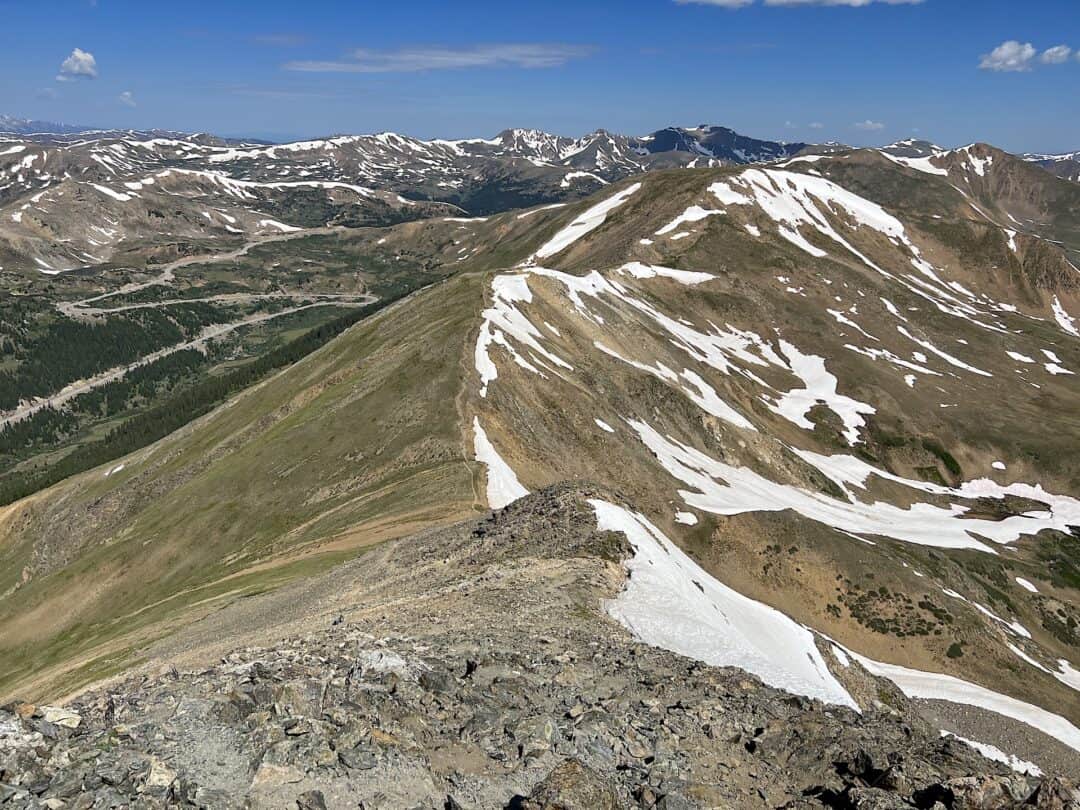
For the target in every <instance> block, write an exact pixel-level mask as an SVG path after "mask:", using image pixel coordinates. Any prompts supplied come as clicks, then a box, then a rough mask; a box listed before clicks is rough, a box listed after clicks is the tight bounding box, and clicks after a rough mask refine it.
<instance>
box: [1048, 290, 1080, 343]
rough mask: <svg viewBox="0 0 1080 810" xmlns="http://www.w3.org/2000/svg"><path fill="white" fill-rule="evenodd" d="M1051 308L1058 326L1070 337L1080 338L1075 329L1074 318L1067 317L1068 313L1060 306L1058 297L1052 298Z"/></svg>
mask: <svg viewBox="0 0 1080 810" xmlns="http://www.w3.org/2000/svg"><path fill="white" fill-rule="evenodd" d="M1053 307H1054V319H1055V320H1056V321H1057V322H1058V326H1060V327H1061V328H1062V329H1064V330H1065V331H1066V332H1068V333H1069V334H1070V335H1075V336H1076V337H1080V329H1077V328H1076V318H1074V317H1072V316H1071V315H1069V313H1068V312H1066V311H1065V307H1063V306H1062V305H1061V301H1059V300H1058V297H1057V296H1056V295H1055V296H1054V302H1053Z"/></svg>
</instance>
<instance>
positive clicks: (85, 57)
mask: <svg viewBox="0 0 1080 810" xmlns="http://www.w3.org/2000/svg"><path fill="white" fill-rule="evenodd" d="M97 75H98V71H97V60H96V59H94V55H93V54H92V53H90V52H89V51H84V50H83V49H82V48H76V49H75V50H73V51H72V52H71V56H69V57H68V58H67V59H65V60H64V61H63V62H61V63H60V73H58V74H57V76H56V80H57V81H58V82H69V81H72V80H74V79H96V78H97Z"/></svg>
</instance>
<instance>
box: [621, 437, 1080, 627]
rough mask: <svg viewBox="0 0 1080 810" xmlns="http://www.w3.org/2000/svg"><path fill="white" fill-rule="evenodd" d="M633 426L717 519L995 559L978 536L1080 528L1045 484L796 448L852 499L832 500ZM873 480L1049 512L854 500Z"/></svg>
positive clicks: (1075, 510) (1076, 515)
mask: <svg viewBox="0 0 1080 810" xmlns="http://www.w3.org/2000/svg"><path fill="white" fill-rule="evenodd" d="M627 424H629V425H630V427H632V428H633V429H634V430H635V431H636V432H637V434H638V436H639V438H640V439H641V441H642V442H643V443H644V444H645V446H646V447H648V448H649V450H651V451H652V453H653V455H655V456H656V458H657V460H658V461H659V463H660V465H661V466H662V467H663V468H664V469H665V470H667V471H668V473H670V474H671V475H672V476H673V477H674V478H675V479H676V480H678V481H681V482H682V483H683V484H685V485H686V486H687V487H688V489H680V490H679V495H680V497H682V499H683V501H684V502H685V503H686V504H687V505H688V506H691V507H693V508H695V509H700V510H702V511H705V512H711V513H713V514H717V515H739V514H744V513H747V512H779V511H783V510H784V509H791V510H793V511H795V512H797V513H799V514H800V515H803V516H804V517H807V518H810V519H811V520H816V521H818V522H819V523H823V524H825V525H826V526H831V527H832V528H834V529H837V530H839V531H842V532H845V533H848V534H852V535H859V536H860V539H861V538H862V536H864V535H880V536H883V537H891V538H893V539H896V540H901V541H904V542H907V543H915V544H917V545H925V546H937V547H940V548H968V549H975V550H977V551H984V552H987V553H990V554H993V553H995V552H994V550H993V549H992V548H991V547H990V546H988V545H986V543H983V542H981V541H980V540H978V539H976V536H978V537H982V538H986V539H987V540H989V541H991V542H993V543H998V544H1006V543H1011V542H1014V541H1015V540H1017V539H1018V538H1019V537H1021V536H1022V535H1026V534H1035V533H1037V532H1039V531H1041V530H1043V529H1057V530H1058V531H1068V527H1069V526H1070V525H1076V524H1078V523H1080V501H1077V500H1076V499H1074V498H1070V497H1069V496H1065V495H1052V494H1050V493H1047V492H1046V491H1045V490H1043V489H1042V487H1040V486H1031V485H1030V484H1021V483H1014V484H1009V485H1008V486H1002V485H1000V484H997V483H995V482H994V481H990V480H989V479H985V478H982V479H978V480H975V481H968V482H966V483H964V484H962V485H961V486H960V487H956V488H953V487H946V486H942V485H939V484H932V483H929V482H926V481H913V480H910V479H905V478H902V477H901V476H898V475H894V474H892V473H888V472H886V471H884V470H879V469H877V468H875V467H871V466H870V465H869V464H867V463H866V462H864V461H862V460H861V459H858V458H855V457H854V456H849V455H838V456H823V455H819V454H816V453H811V452H809V451H796V453H797V454H798V455H799V456H800V457H802V458H803V459H804V460H805V461H807V462H808V463H810V464H812V465H813V466H815V467H817V468H818V469H819V470H820V471H821V472H822V473H824V474H825V475H827V476H828V477H829V478H831V479H832V480H833V481H834V482H835V483H836V484H837V485H838V486H839V487H840V488H841V489H842V490H844V492H845V494H846V495H847V496H848V499H840V498H833V497H831V496H829V495H825V494H824V493H821V492H813V491H810V490H804V489H801V488H799V487H796V486H793V485H790V484H782V483H778V482H775V481H770V480H769V479H768V478H765V477H764V476H762V475H759V474H758V473H756V472H754V471H753V470H750V469H748V468H746V467H735V466H732V465H730V464H726V463H724V462H722V461H717V460H716V459H713V458H711V457H710V456H708V455H706V454H705V453H703V452H701V451H700V450H697V449H695V448H693V447H690V446H688V445H685V444H682V443H681V442H678V441H676V440H675V439H672V438H668V437H665V436H662V435H661V434H660V433H658V432H657V431H656V430H655V429H654V428H652V427H651V426H650V425H648V424H647V423H645V422H641V421H635V420H627ZM870 475H876V476H878V477H880V478H884V479H886V480H891V481H895V482H897V483H901V484H903V485H905V486H908V487H910V488H912V489H915V490H919V491H923V492H927V493H931V494H935V495H943V496H951V497H956V498H962V499H969V500H970V499H977V498H1002V497H1004V496H1005V495H1016V496H1018V497H1022V498H1030V499H1031V500H1036V501H1040V502H1043V503H1046V504H1048V505H1049V507H1050V508H1049V510H1048V511H1039V512H1029V513H1026V514H1023V515H1010V516H1008V517H1006V518H1004V519H1002V520H995V521H991V520H981V519H977V518H967V517H965V513H966V512H968V507H966V506H964V505H962V504H955V503H954V504H950V505H949V506H947V507H942V506H935V505H933V504H928V503H914V504H912V505H911V506H910V507H907V508H903V509H902V508H900V507H897V506H894V505H893V504H891V503H888V502H885V501H876V502H873V503H866V502H863V501H860V500H857V499H854V498H853V497H852V496H851V491H850V489H849V487H850V486H855V487H858V488H860V489H865V483H864V482H865V480H866V479H867V478H868V477H869V476H870ZM1018 632H1019V631H1018Z"/></svg>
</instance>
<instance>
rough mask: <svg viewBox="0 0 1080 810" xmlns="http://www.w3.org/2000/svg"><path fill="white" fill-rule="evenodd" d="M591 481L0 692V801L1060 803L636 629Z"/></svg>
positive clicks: (1010, 776)
mask: <svg viewBox="0 0 1080 810" xmlns="http://www.w3.org/2000/svg"><path fill="white" fill-rule="evenodd" d="M595 494H596V493H595V491H593V490H591V489H589V488H587V487H580V486H563V487H557V488H553V489H551V490H546V491H544V492H541V493H537V494H536V495H533V496H530V497H529V498H526V499H524V500H523V501H520V502H518V503H515V504H513V505H512V506H511V507H508V508H507V509H506V510H504V511H502V512H500V513H496V514H494V515H492V516H490V517H488V518H486V519H484V520H482V521H479V522H475V523H471V524H468V525H464V526H457V527H453V528H451V529H446V530H441V531H438V532H431V533H427V534H425V535H422V536H419V537H414V538H409V539H408V540H404V541H400V542H397V543H394V544H389V545H388V546H387V547H385V548H382V549H380V550H379V552H378V553H377V554H375V555H366V556H365V557H363V558H360V559H359V560H357V561H356V562H354V563H350V564H349V565H348V566H345V567H344V568H342V569H339V570H338V571H337V572H335V573H334V579H333V582H334V583H336V587H337V586H341V587H340V588H339V589H337V590H335V594H336V597H335V598H334V599H330V600H325V601H323V602H321V603H320V608H319V609H318V610H315V611H314V612H313V614H312V619H311V623H310V626H309V627H308V631H307V632H305V633H302V634H294V635H289V636H287V637H286V636H283V637H281V638H276V639H274V641H273V643H272V645H269V646H265V647H245V648H243V649H237V650H235V651H234V652H231V653H229V654H228V655H226V656H225V657H224V658H221V659H219V660H218V661H217V662H216V663H214V664H212V665H209V666H205V665H204V666H193V667H184V668H183V669H182V670H178V669H175V668H169V669H166V670H165V671H162V672H153V673H143V674H139V675H133V676H131V677H129V678H128V679H126V680H124V681H118V682H114V683H112V684H110V685H109V686H108V687H107V688H99V689H96V690H92V691H90V692H87V693H85V694H83V695H82V696H81V697H79V698H78V699H76V700H74V701H72V702H71V703H70V704H69V705H67V706H65V707H62V708H61V707H50V706H35V705H30V704H26V703H17V704H12V705H10V706H7V707H5V708H4V709H2V710H0V807H9V806H18V807H48V808H61V807H63V808H78V809H79V810H88V808H115V807H149V808H153V807H206V808H241V807H272V808H293V809H295V808H300V809H301V810H318V809H319V808H346V807H348V808H520V809H521V810H524V809H526V808H528V809H529V810H540V808H544V809H545V810H556V809H557V808H563V810H579V809H580V810H605V809H606V808H624V807H632V808H656V809H657V810H681V809H682V808H706V807H708V808H748V807H770V808H811V807H833V808H874V809H875V810H879V809H880V810H884V809H886V808H912V807H915V808H933V809H934V810H940V809H941V808H953V809H954V810H976V809H978V808H1080V791H1078V790H1077V788H1076V786H1075V784H1073V783H1070V782H1069V781H1067V780H1065V779H1062V778H1060V777H1047V778H1044V779H1041V780H1040V779H1034V778H1032V777H1029V776H1022V775H1019V774H1016V773H1014V772H1012V771H1010V770H1009V769H1008V768H1006V767H1005V766H1003V765H999V764H997V763H994V762H991V761H989V760H986V759H984V758H983V757H982V756H981V755H979V754H978V753H977V752H976V751H974V750H973V749H972V748H970V747H968V746H967V745H966V744H964V743H963V742H960V741H958V740H956V739H955V738H942V737H941V736H940V734H939V732H938V731H937V729H936V728H935V727H933V726H931V725H929V724H928V723H926V722H925V721H924V720H923V719H922V718H921V717H920V716H919V714H918V712H917V711H916V709H915V708H914V707H913V706H911V705H910V704H909V703H908V702H907V701H906V700H905V699H904V697H903V696H902V695H901V694H899V693H898V692H897V691H896V690H895V689H892V688H891V687H890V686H889V685H888V684H886V683H885V682H875V681H873V679H871V678H870V676H869V675H865V674H864V677H865V679H866V687H867V688H866V689H865V690H863V691H864V692H865V693H866V694H872V695H875V697H873V698H870V699H867V700H866V704H867V705H864V708H863V711H862V713H858V712H855V711H853V710H851V709H847V708H842V707H837V706H831V705H827V704H823V703H821V702H819V701H816V700H809V699H806V698H802V697H797V696H794V695H791V694H788V693H785V692H782V691H779V690H777V689H773V688H771V687H768V686H765V685H764V684H762V683H761V682H760V681H759V680H757V679H756V678H753V677H751V676H749V675H747V674H746V673H745V672H742V671H741V670H737V669H733V668H721V667H711V666H706V665H704V664H701V663H699V662H695V661H692V660H690V659H687V658H683V657H681V656H678V655H675V654H672V653H668V652H666V651H663V650H659V649H655V648H651V647H647V646H645V645H642V644H640V643H638V642H636V641H634V639H632V638H631V637H630V636H629V635H628V634H627V633H626V632H625V631H624V630H623V629H622V628H621V627H620V626H619V625H617V624H615V623H614V622H612V621H611V620H610V619H609V618H608V617H607V616H606V615H605V613H604V612H603V608H602V600H603V599H605V598H609V597H611V596H613V595H614V594H615V593H616V592H617V591H618V589H619V588H620V587H621V582H622V581H623V577H624V576H625V575H624V573H623V568H622V565H621V560H622V559H623V558H624V557H625V555H626V554H627V553H628V548H627V545H626V542H625V539H624V538H622V537H621V536H620V535H614V534H612V533H608V532H598V531H597V530H596V528H595V525H596V524H595V518H594V517H593V515H592V512H591V508H590V507H589V505H588V504H587V502H586V501H585V498H586V497H592V496H594V495H595ZM605 497H611V496H610V495H607V494H605ZM343 583H347V584H348V586H349V587H344V585H343ZM266 598H267V599H268V600H270V601H269V602H268V603H267V609H269V610H271V612H272V608H273V607H274V605H275V604H278V607H283V606H284V605H283V603H275V602H274V601H273V600H274V599H281V598H282V597H281V596H280V595H277V596H274V595H268V596H267V597H266ZM330 606H334V607H336V608H338V610H336V611H332V612H330V613H326V612H324V611H325V609H326V608H328V607H330ZM237 615H238V616H240V615H245V614H237ZM218 620H220V617H219V619H218Z"/></svg>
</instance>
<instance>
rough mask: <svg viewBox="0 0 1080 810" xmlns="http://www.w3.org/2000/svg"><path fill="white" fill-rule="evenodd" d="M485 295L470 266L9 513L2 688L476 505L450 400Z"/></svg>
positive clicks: (1, 566)
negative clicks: (203, 413) (208, 602)
mask: <svg viewBox="0 0 1080 810" xmlns="http://www.w3.org/2000/svg"><path fill="white" fill-rule="evenodd" d="M479 300H480V281H479V279H478V278H461V279H457V280H454V281H451V282H449V283H447V284H444V285H440V286H438V287H436V288H432V289H429V290H427V291H424V292H421V293H419V294H417V295H415V296H413V297H412V298H409V299H406V301H404V302H402V303H400V304H398V305H396V306H394V307H392V308H390V309H388V310H386V311H384V312H383V313H381V314H380V315H378V316H377V317H374V318H372V319H371V320H370V321H365V322H363V323H361V324H359V325H358V326H357V327H355V328H353V329H352V330H350V331H349V332H347V333H346V334H345V335H343V336H342V337H341V338H339V339H337V340H335V341H334V342H332V343H331V344H328V345H327V346H326V347H324V348H323V349H321V350H319V351H318V352H316V353H315V354H313V355H312V356H310V357H308V358H306V359H305V360H303V361H301V362H300V363H298V364H297V365H295V366H293V367H291V368H289V369H288V370H286V371H284V372H282V373H281V374H279V375H277V376H275V377H274V378H272V379H271V380H269V381H267V382H265V383H264V384H262V385H259V386H256V387H255V388H254V389H252V390H249V391H247V392H245V393H244V394H242V395H241V396H238V397H236V398H235V399H234V400H232V401H230V402H229V403H228V404H226V405H225V406H224V407H222V408H221V409H219V410H218V411H215V412H214V413H213V414H211V415H209V416H208V417H205V418H203V419H201V420H199V421H197V422H195V423H193V424H191V425H189V426H188V427H187V428H185V429H183V430H181V431H179V432H178V433H176V434H174V435H172V436H170V437H169V438H167V439H165V440H163V441H161V442H159V443H157V444H155V445H153V446H151V447H149V448H147V449H145V450H143V451H140V452H139V453H136V454H134V455H133V456H132V457H129V458H127V459H125V460H123V462H122V466H121V464H117V465H115V466H111V467H110V468H106V469H98V470H95V471H93V472H91V473H88V474H85V475H82V476H79V477H77V478H74V479H71V480H69V481H66V482H64V483H62V484H60V485H58V486H56V487H53V488H51V489H49V490H46V491H44V492H42V493H39V494H38V495H36V496H34V497H33V498H31V499H28V500H26V501H23V502H20V503H17V504H15V505H13V506H12V507H9V508H8V509H7V510H5V513H4V516H3V531H4V534H3V541H2V560H0V570H2V571H3V574H2V576H3V582H2V589H3V593H4V598H3V601H2V602H0V617H2V619H0V620H2V622H3V626H4V633H3V634H2V638H0V645H2V647H3V651H2V654H0V661H3V662H4V664H3V669H4V672H3V673H2V674H0V677H2V679H3V689H2V691H3V692H5V693H9V692H10V691H11V690H13V689H15V688H16V687H17V686H19V685H26V688H29V689H30V690H31V691H33V690H34V689H35V688H38V685H40V684H41V683H42V682H43V681H42V679H51V678H52V676H53V675H55V673H54V672H53V671H52V670H51V669H50V667H51V665H53V664H56V663H60V662H63V663H65V664H69V663H72V662H74V663H79V662H80V657H81V656H82V655H83V654H84V653H85V654H86V655H87V656H88V659H89V658H93V657H94V656H95V655H99V654H100V653H101V652H102V651H103V650H112V651H114V652H115V651H117V650H118V649H121V648H122V647H123V646H125V645H127V644H128V643H129V641H130V639H128V638H125V639H123V640H121V637H127V636H128V634H129V633H130V632H133V631H136V630H138V629H139V628H146V632H147V633H154V634H161V633H164V632H167V622H168V621H169V620H173V619H175V618H176V616H177V615H178V614H180V613H181V612H182V611H183V610H184V609H186V608H187V607H188V606H190V605H194V604H197V603H200V602H201V601H202V600H205V599H209V598H214V597H218V596H220V595H221V594H223V593H227V592H232V591H236V592H237V593H243V592H244V591H245V590H248V589H251V588H254V589H259V588H263V587H266V586H267V583H268V582H272V581H277V580H276V577H278V576H279V573H275V570H277V569H276V567H280V566H284V567H282V568H280V571H281V572H284V573H280V576H281V577H282V578H287V577H288V576H291V575H293V574H291V573H290V570H291V569H290V568H289V566H293V567H296V563H294V562H293V561H294V560H296V559H298V558H299V557H301V556H304V557H311V556H312V555H319V554H323V555H324V557H325V560H326V563H324V564H328V563H329V562H332V561H333V560H334V559H340V557H341V555H342V554H346V553H349V552H350V551H352V552H353V553H355V550H356V549H358V548H361V547H363V546H365V545H367V544H369V543H372V542H376V541H379V540H381V539H385V538H389V537H397V536H401V535H404V534H408V533H410V532H413V531H416V530H417V529H419V528H423V527H426V526H431V525H439V524H443V523H447V522H451V521H455V520H458V519H460V518H461V517H463V516H465V515H467V514H470V513H471V511H472V510H473V509H474V501H475V499H474V494H473V476H474V473H473V465H472V463H471V461H470V460H469V458H468V457H467V456H466V454H465V452H464V448H463V446H462V431H461V429H460V425H459V417H458V403H457V397H458V394H459V391H460V388H461V385H462V377H463V366H462V356H463V351H464V349H465V348H466V338H467V332H468V331H469V329H470V328H471V326H472V324H473V320H474V317H475V312H476V310H477V306H476V303H475V302H478V301H479ZM470 348H471V347H470ZM331 552H332V553H331ZM312 564H317V563H311V562H310V561H308V562H307V563H305V565H308V566H310V565H312ZM271 569H275V570H271ZM302 572H303V567H302V566H301V568H299V569H297V573H302ZM227 578H231V579H227ZM155 622H165V624H158V625H157V626H151V625H153V624H154V623H155ZM103 645H104V646H103ZM73 678H74V680H75V681H77V680H78V677H77V676H73Z"/></svg>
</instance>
